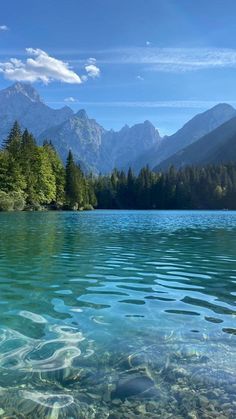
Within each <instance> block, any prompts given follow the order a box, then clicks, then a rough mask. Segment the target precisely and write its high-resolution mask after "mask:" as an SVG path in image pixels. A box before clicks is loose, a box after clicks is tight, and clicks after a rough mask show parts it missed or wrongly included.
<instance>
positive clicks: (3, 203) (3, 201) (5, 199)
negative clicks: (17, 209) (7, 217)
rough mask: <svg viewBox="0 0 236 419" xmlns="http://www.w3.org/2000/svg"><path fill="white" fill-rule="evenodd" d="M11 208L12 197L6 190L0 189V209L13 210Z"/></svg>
mask: <svg viewBox="0 0 236 419" xmlns="http://www.w3.org/2000/svg"><path fill="white" fill-rule="evenodd" d="M13 208H14V201H13V198H12V197H10V195H9V194H7V193H6V192H4V191H0V211H13Z"/></svg>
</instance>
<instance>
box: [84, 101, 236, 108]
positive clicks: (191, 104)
mask: <svg viewBox="0 0 236 419" xmlns="http://www.w3.org/2000/svg"><path fill="white" fill-rule="evenodd" d="M218 103H230V104H231V105H233V106H234V105H236V102H235V101H227V100H225V99H222V100H219V101H213V100H203V101H202V100H169V101H168V100H167V101H150V102H148V101H120V102H116V101H113V102H80V104H81V105H82V106H83V105H87V106H99V107H100V106H102V107H115V108H119V107H121V108H124V107H125V108H179V109H208V108H211V107H213V106H215V105H217V104H218Z"/></svg>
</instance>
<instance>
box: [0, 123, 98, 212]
mask: <svg viewBox="0 0 236 419" xmlns="http://www.w3.org/2000/svg"><path fill="white" fill-rule="evenodd" d="M93 206H96V197H95V195H94V192H93V187H92V185H91V183H89V182H88V180H87V179H86V177H85V176H84V174H83V173H82V171H81V169H80V166H79V165H77V164H76V163H75V162H74V159H73V156H72V153H71V152H69V155H68V159H67V165H66V167H64V166H63V164H62V162H61V160H60V158H59V156H58V154H57V152H56V150H55V148H54V146H53V144H52V143H51V142H48V141H45V142H44V144H43V146H38V145H37V144H36V141H35V139H34V137H33V136H32V134H30V133H29V132H28V131H27V130H25V131H24V132H23V133H22V132H21V130H20V126H19V124H18V123H17V122H15V123H14V125H13V127H12V129H11V131H10V133H9V135H8V137H7V139H6V140H5V141H4V142H3V146H2V149H1V151H0V210H23V209H29V210H39V209H43V208H52V209H59V208H61V209H76V210H77V209H90V208H92V207H93Z"/></svg>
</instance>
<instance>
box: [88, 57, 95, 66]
mask: <svg viewBox="0 0 236 419" xmlns="http://www.w3.org/2000/svg"><path fill="white" fill-rule="evenodd" d="M96 62H97V60H96V58H93V57H90V58H88V60H87V64H94V65H95V64H96Z"/></svg>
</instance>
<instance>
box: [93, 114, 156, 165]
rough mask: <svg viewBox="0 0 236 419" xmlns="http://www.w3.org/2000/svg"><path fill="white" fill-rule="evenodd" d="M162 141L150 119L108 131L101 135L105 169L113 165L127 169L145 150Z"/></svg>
mask: <svg viewBox="0 0 236 419" xmlns="http://www.w3.org/2000/svg"><path fill="white" fill-rule="evenodd" d="M161 141H162V138H161V137H160V134H159V132H158V130H157V129H156V128H155V127H154V125H152V123H151V122H150V121H144V122H143V123H141V124H136V125H134V126H132V127H129V126H128V125H125V126H124V127H123V128H122V129H121V130H120V131H118V132H114V131H108V132H106V133H105V135H104V136H103V140H102V153H101V158H102V159H103V158H104V159H105V160H106V161H107V162H108V163H109V164H108V167H107V170H106V171H108V172H109V171H111V170H112V169H113V168H114V167H116V168H118V169H124V170H127V169H128V167H129V166H133V162H134V161H135V160H137V159H138V158H140V157H141V156H142V155H143V154H145V153H146V152H147V150H150V149H152V148H153V147H154V146H159V145H160V143H161Z"/></svg>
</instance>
